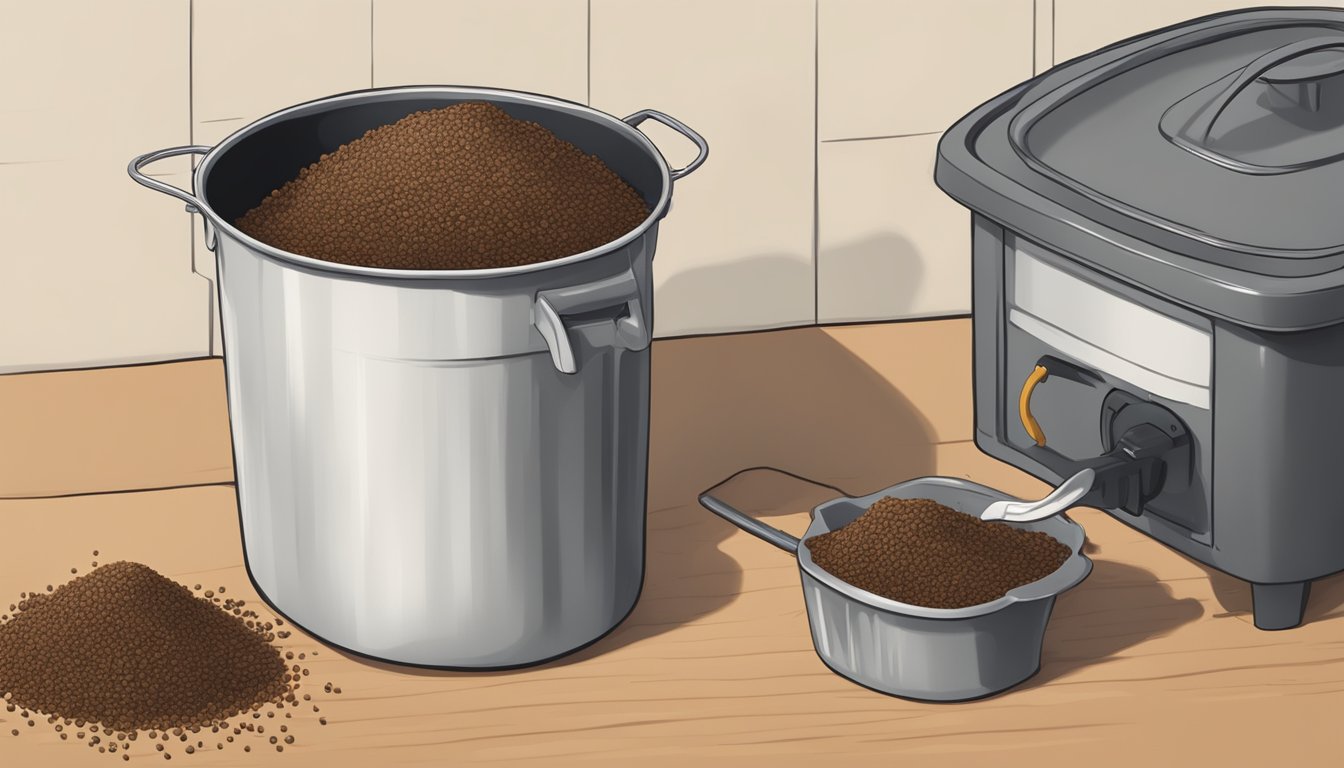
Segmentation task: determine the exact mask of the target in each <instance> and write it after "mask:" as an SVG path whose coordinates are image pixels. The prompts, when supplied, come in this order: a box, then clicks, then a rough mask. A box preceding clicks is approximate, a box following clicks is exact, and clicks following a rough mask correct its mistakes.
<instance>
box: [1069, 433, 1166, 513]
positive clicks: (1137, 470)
mask: <svg viewBox="0 0 1344 768" xmlns="http://www.w3.org/2000/svg"><path fill="white" fill-rule="evenodd" d="M1178 437H1181V438H1183V437H1184V436H1183V435H1182V436H1178ZM1179 445H1180V442H1178V440H1177V438H1174V437H1172V436H1171V435H1168V434H1167V433H1166V432H1164V431H1163V430H1161V429H1159V428H1158V427H1156V426H1154V425H1152V424H1137V425H1135V426H1133V427H1130V428H1129V429H1127V430H1125V432H1124V433H1122V434H1121V435H1120V437H1119V439H1118V440H1116V443H1115V447H1114V448H1112V449H1111V450H1110V451H1109V452H1108V453H1106V454H1105V455H1104V456H1099V457H1097V458H1095V459H1090V460H1088V461H1084V462H1080V465H1081V466H1085V467H1090V468H1091V469H1092V470H1093V471H1094V472H1096V473H1097V474H1096V480H1095V481H1094V483H1093V485H1092V491H1091V492H1090V493H1088V495H1087V496H1085V497H1084V498H1083V500H1082V501H1080V502H1079V504H1080V505H1090V506H1095V507H1102V508H1105V509H1123V510H1125V511H1126V512H1128V513H1129V514H1131V515H1134V516H1136V517H1137V516H1139V515H1142V514H1143V508H1144V505H1145V504H1147V503H1148V502H1149V501H1151V500H1152V499H1153V497H1155V496H1156V495H1157V494H1158V493H1159V492H1161V490H1162V483H1163V481H1164V480H1165V479H1166V470H1167V465H1166V461H1165V460H1164V459H1165V457H1166V456H1167V455H1168V454H1170V453H1171V452H1172V451H1174V450H1175V449H1176V448H1177V447H1178V446H1179Z"/></svg>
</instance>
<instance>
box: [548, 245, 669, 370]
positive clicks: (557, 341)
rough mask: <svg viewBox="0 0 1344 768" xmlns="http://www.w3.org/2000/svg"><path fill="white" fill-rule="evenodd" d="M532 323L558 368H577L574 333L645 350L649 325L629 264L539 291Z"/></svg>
mask: <svg viewBox="0 0 1344 768" xmlns="http://www.w3.org/2000/svg"><path fill="white" fill-rule="evenodd" d="M532 317H533V319H532V324H533V325H535V326H536V328H537V330H538V331H539V332H540V333H541V337H542V338H543V339H545V340H546V346H547V347H549V348H550V350H551V361H552V362H553V363H555V367H556V369H557V370H559V371H560V372H561V373H578V370H579V360H578V356H577V355H576V354H575V353H574V341H573V339H572V337H571V336H570V334H571V333H573V332H580V333H583V334H584V335H585V336H586V337H587V338H588V339H589V341H590V342H591V343H592V344H594V345H605V346H612V347H619V348H621V349H628V350H630V351H632V352H638V351H639V350H642V349H647V348H648V346H649V341H650V334H649V327H648V324H647V323H646V322H645V320H644V306H643V303H642V302H641V301H640V299H639V283H638V282H637V281H636V280H635V275H634V273H633V272H631V271H630V270H629V269H627V270H626V271H624V272H622V273H621V274H619V275H614V276H612V277H608V278H606V279H603V280H598V281H596V282H592V283H585V284H583V285H575V286H571V287H566V288H552V289H550V290H546V291H538V292H537V298H536V303H535V304H534V305H533V312H532Z"/></svg>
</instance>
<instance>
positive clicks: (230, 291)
mask: <svg viewBox="0 0 1344 768" xmlns="http://www.w3.org/2000/svg"><path fill="white" fill-rule="evenodd" d="M655 233H656V229H654V230H651V231H650V233H649V234H648V235H647V237H646V238H641V239H640V240H639V241H637V242H636V243H633V244H631V245H630V246H628V247H627V252H626V253H617V254H612V255H609V256H607V257H604V260H601V261H594V262H587V263H585V264H584V265H581V269H579V270H577V271H579V272H581V273H586V275H585V274H574V272H575V271H576V270H574V269H573V268H571V269H570V270H568V271H567V272H565V273H564V274H560V275H554V276H551V277H550V282H552V283H558V284H565V285H569V284H571V283H573V282H576V281H577V282H584V281H585V279H586V277H592V276H594V275H597V274H600V273H602V272H604V271H608V272H619V271H623V270H627V269H629V268H630V262H631V260H634V261H635V263H636V265H637V268H638V269H637V271H638V273H639V274H640V276H641V278H642V279H643V284H644V285H647V284H648V282H647V280H648V278H647V274H648V269H649V260H650V259H651V257H652V250H653V239H654V237H655ZM219 269H220V278H221V279H220V294H221V309H222V320H223V330H224V343H225V358H226V371H227V381H228V395H229V412H230V420H231V423H232V428H233V440H234V457H235V462H236V466H237V483H238V498H239V508H240V511H241V521H242V531H243V541H244V547H245V552H246V557H247V566H248V569H249V572H250V573H251V576H252V579H253V580H254V581H255V583H256V586H257V587H258V589H259V590H260V592H261V593H262V594H263V595H264V596H265V598H266V599H267V601H268V602H270V603H271V604H272V605H273V606H275V607H276V608H277V609H278V610H280V611H281V612H283V613H284V614H285V615H286V616H288V617H290V618H291V619H292V620H293V621H294V622H295V623H296V624H298V625H300V626H302V627H303V628H304V629H305V630H308V631H311V632H312V633H314V634H316V635H318V636H319V637H321V638H322V639H324V640H326V641H328V642H331V643H334V644H336V645H339V646H342V647H344V648H347V649H351V650H354V651H356V652H358V653H361V654H366V655H370V656H374V657H377V658H381V659H387V660H392V661H398V662H406V663H413V664H423V665H432V666H452V667H500V666H514V665H519V664H527V663H533V662H538V661H542V660H545V659H548V658H551V657H554V656H557V655H560V654H563V653H565V652H567V651H570V650H573V649H575V648H578V647H580V646H582V645H585V644H587V643H589V642H591V641H592V640H594V639H596V638H598V637H600V636H601V635H603V634H604V633H606V632H607V631H608V630H610V629H611V628H612V627H614V626H615V625H616V624H617V623H619V622H620V621H621V619H623V618H624V617H625V615H626V614H628V613H629V612H630V610H631V609H632V608H633V607H634V604H635V601H636V599H637V597H638V595H639V591H640V586H641V583H642V580H643V574H644V515H645V478H646V470H647V461H648V407H649V350H648V349H647V348H645V349H642V350H630V349H624V348H621V347H619V346H612V345H610V344H603V343H602V339H601V338H597V339H594V343H589V342H588V341H587V340H586V339H585V338H584V332H585V329H584V328H578V329H576V330H575V333H574V336H575V337H577V339H576V340H578V341H580V343H579V344H578V345H576V346H577V347H578V351H577V353H576V354H577V363H578V370H577V372H576V373H573V374H566V373H561V372H560V371H559V370H558V369H557V368H556V366H555V365H554V363H553V360H552V356H551V354H550V352H549V350H548V349H547V347H546V345H545V343H544V341H542V339H541V338H540V337H539V336H538V335H537V334H536V331H535V330H534V329H533V328H532V326H531V323H530V317H531V312H532V305H533V295H534V292H535V289H536V287H537V286H536V285H530V284H524V283H519V284H516V285H514V286H507V285H505V286H490V287H489V288H485V289H484V290H473V291H471V292H465V291H461V290H454V289H453V288H452V287H450V286H446V285H436V284H434V283H420V284H415V285H413V286H412V285H395V284H386V283H379V282H368V281H365V280H361V279H333V278H331V277H330V276H328V275H321V274H315V273H311V272H307V271H305V270H300V269H295V268H293V267H292V266H289V265H285V264H281V263H277V262H276V261H274V260H271V259H268V258H266V257H265V256H263V255H261V254H258V253H256V252H255V251H253V250H252V249H250V248H248V247H247V246H246V245H244V244H242V243H240V242H238V241H236V240H234V239H232V238H230V237H227V236H222V237H221V238H220V240H219ZM527 282H530V281H527ZM645 306H649V305H647V304H646V305H645ZM601 327H602V326H601V325H600V324H598V325H596V326H593V328H596V329H600V328H601ZM510 331H513V332H514V333H515V334H516V335H517V336H520V337H523V338H528V337H529V336H531V337H536V338H534V339H533V340H532V343H531V345H530V346H531V349H530V350H527V349H525V350H523V351H519V352H516V353H514V354H508V355H499V356H496V354H495V353H498V352H499V350H501V349H503V348H505V347H507V346H509V341H510V339H508V336H509V335H510ZM529 332H530V333H529ZM596 335H598V336H600V330H599V331H597V332H596Z"/></svg>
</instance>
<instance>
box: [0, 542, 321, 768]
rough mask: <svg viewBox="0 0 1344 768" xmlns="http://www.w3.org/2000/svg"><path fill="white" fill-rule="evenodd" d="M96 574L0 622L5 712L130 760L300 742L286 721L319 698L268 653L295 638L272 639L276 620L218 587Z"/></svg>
mask: <svg viewBox="0 0 1344 768" xmlns="http://www.w3.org/2000/svg"><path fill="white" fill-rule="evenodd" d="M96 554H97V553H96V552H95V555H96ZM93 565H94V566H95V567H94V570H93V571H91V572H90V573H88V574H86V575H83V576H79V577H77V578H75V579H73V580H71V581H70V582H68V583H66V584H64V585H62V586H59V587H56V586H53V585H48V586H47V588H46V591H45V592H34V593H31V594H30V593H27V592H25V593H22V594H21V595H20V596H19V600H18V602H16V603H13V604H11V605H10V606H9V611H10V613H6V614H3V615H0V694H3V697H4V704H5V710H6V712H7V713H15V712H17V713H18V716H19V717H20V718H21V720H22V721H23V722H26V724H27V726H28V727H30V728H31V727H35V725H36V719H37V718H39V717H42V718H44V719H45V720H46V722H47V724H49V725H52V726H54V730H55V732H56V733H58V734H59V736H60V739H61V740H68V739H69V738H70V737H71V736H72V735H73V736H74V737H75V738H76V739H78V740H80V741H84V742H85V743H86V744H87V746H89V747H90V748H96V749H97V750H98V751H99V752H107V753H114V754H115V753H118V752H119V753H120V754H121V757H122V759H123V760H129V759H130V755H129V753H130V752H131V751H132V749H133V748H134V743H135V742H137V741H139V737H140V736H142V735H143V736H145V737H146V741H141V746H140V747H139V749H140V750H141V751H153V752H154V753H156V754H159V755H162V756H163V757H164V758H166V759H171V757H172V754H173V751H172V750H170V749H169V747H170V746H173V747H178V748H181V749H182V750H183V751H184V752H185V753H187V754H192V753H195V752H197V751H200V750H202V749H213V750H222V749H225V744H232V743H233V742H234V740H235V737H241V738H244V739H247V738H250V737H255V738H256V739H257V740H258V741H260V744H261V745H262V746H265V747H266V748H267V749H272V748H273V749H274V750H276V751H284V747H285V745H287V744H293V743H294V741H295V737H294V735H293V734H292V733H290V724H291V723H290V722H288V721H292V714H291V712H288V711H283V710H284V709H285V707H286V706H288V707H289V708H290V709H291V710H295V709H298V708H299V707H300V706H304V704H302V703H301V702H300V696H302V701H303V702H308V701H311V700H312V696H311V695H310V694H308V693H302V694H300V693H299V689H300V688H301V687H302V682H301V681H302V680H305V679H306V678H307V676H308V670H307V669H306V668H305V667H303V666H301V665H300V664H299V663H293V662H294V661H295V654H294V653H293V652H292V651H287V652H282V651H281V650H280V649H279V648H277V647H275V646H274V645H273V642H274V641H275V640H276V639H277V638H280V639H284V638H286V637H288V636H289V632H288V631H287V630H283V629H277V626H279V625H281V624H282V623H283V622H282V620H281V619H279V618H276V619H274V621H273V622H272V621H266V620H264V619H263V618H262V617H261V616H260V615H259V614H258V613H256V612H255V611H253V610H251V609H249V608H247V607H246V602H245V601H244V600H235V599H233V598H225V597H224V596H223V592H224V587H222V586H221V587H219V588H218V594H217V593H216V591H215V590H209V589H207V590H205V591H204V594H203V595H198V594H196V592H199V591H200V585H199V584H198V585H196V587H195V591H193V590H192V589H189V588H187V587H186V586H184V585H181V584H178V583H176V582H174V581H172V580H171V579H168V578H165V577H164V576H162V575H160V574H159V573H157V572H156V571H154V570H153V569H151V568H149V567H148V566H145V565H141V564H139V563H133V562H124V561H123V562H114V563H109V564H107V565H103V566H101V567H98V566H97V563H96V562H95V563H94V564H93ZM76 570H77V569H73V568H72V569H71V572H72V573H74V572H76ZM11 614H12V615H11ZM313 653H314V655H316V651H314V652H313ZM305 657H306V654H304V653H300V654H299V655H298V660H299V661H302V660H303V659H304V658H305ZM325 690H326V692H327V693H331V692H332V686H331V684H330V683H328V684H327V686H326V688H325ZM335 691H336V692H337V693H339V689H335ZM312 708H313V711H314V712H316V711H318V707H317V706H316V705H313V707H312ZM263 709H265V710H266V711H265V718H264V719H263ZM277 712H280V713H281V714H282V715H283V716H282V717H281V718H280V720H281V721H282V722H280V723H278V724H277V723H272V724H271V725H272V729H273V731H272V734H271V735H270V736H269V737H268V736H267V735H266V725H265V722H266V721H273V720H275V719H276V715H277ZM230 720H234V722H230ZM322 724H323V725H325V720H324V721H323V722H322ZM10 732H11V735H13V736H18V735H20V731H19V729H18V728H12V729H11V731H10ZM207 742H209V743H208V744H207ZM243 748H244V751H251V749H252V747H251V745H250V744H249V745H244V747H243Z"/></svg>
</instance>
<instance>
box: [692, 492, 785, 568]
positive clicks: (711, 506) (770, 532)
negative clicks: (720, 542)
mask: <svg viewBox="0 0 1344 768" xmlns="http://www.w3.org/2000/svg"><path fill="white" fill-rule="evenodd" d="M700 506H702V507H704V508H705V509H708V510H709V511H710V512H713V513H714V514H716V515H718V516H719V517H722V518H723V519H724V520H727V521H728V522H730V523H732V524H733V525H736V526H737V527H738V528H741V529H742V530H744V531H746V532H747V533H750V534H751V535H752V536H755V537H756V538H758V539H762V540H764V541H768V542H769V543H771V544H774V545H775V546H776V547H779V548H780V549H782V550H784V551H785V552H788V553H790V554H793V555H797V554H798V537H796V536H793V535H790V534H787V533H785V532H783V531H781V530H779V529H778V528H776V527H774V526H773V525H766V524H765V523H762V522H761V521H760V520H757V519H755V518H752V517H748V516H747V515H745V514H743V513H742V512H739V511H738V510H736V509H733V508H732V507H730V506H728V505H727V504H725V503H724V502H722V501H720V500H719V499H716V498H714V497H713V496H711V495H709V493H708V492H705V493H702V494H700Z"/></svg>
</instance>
